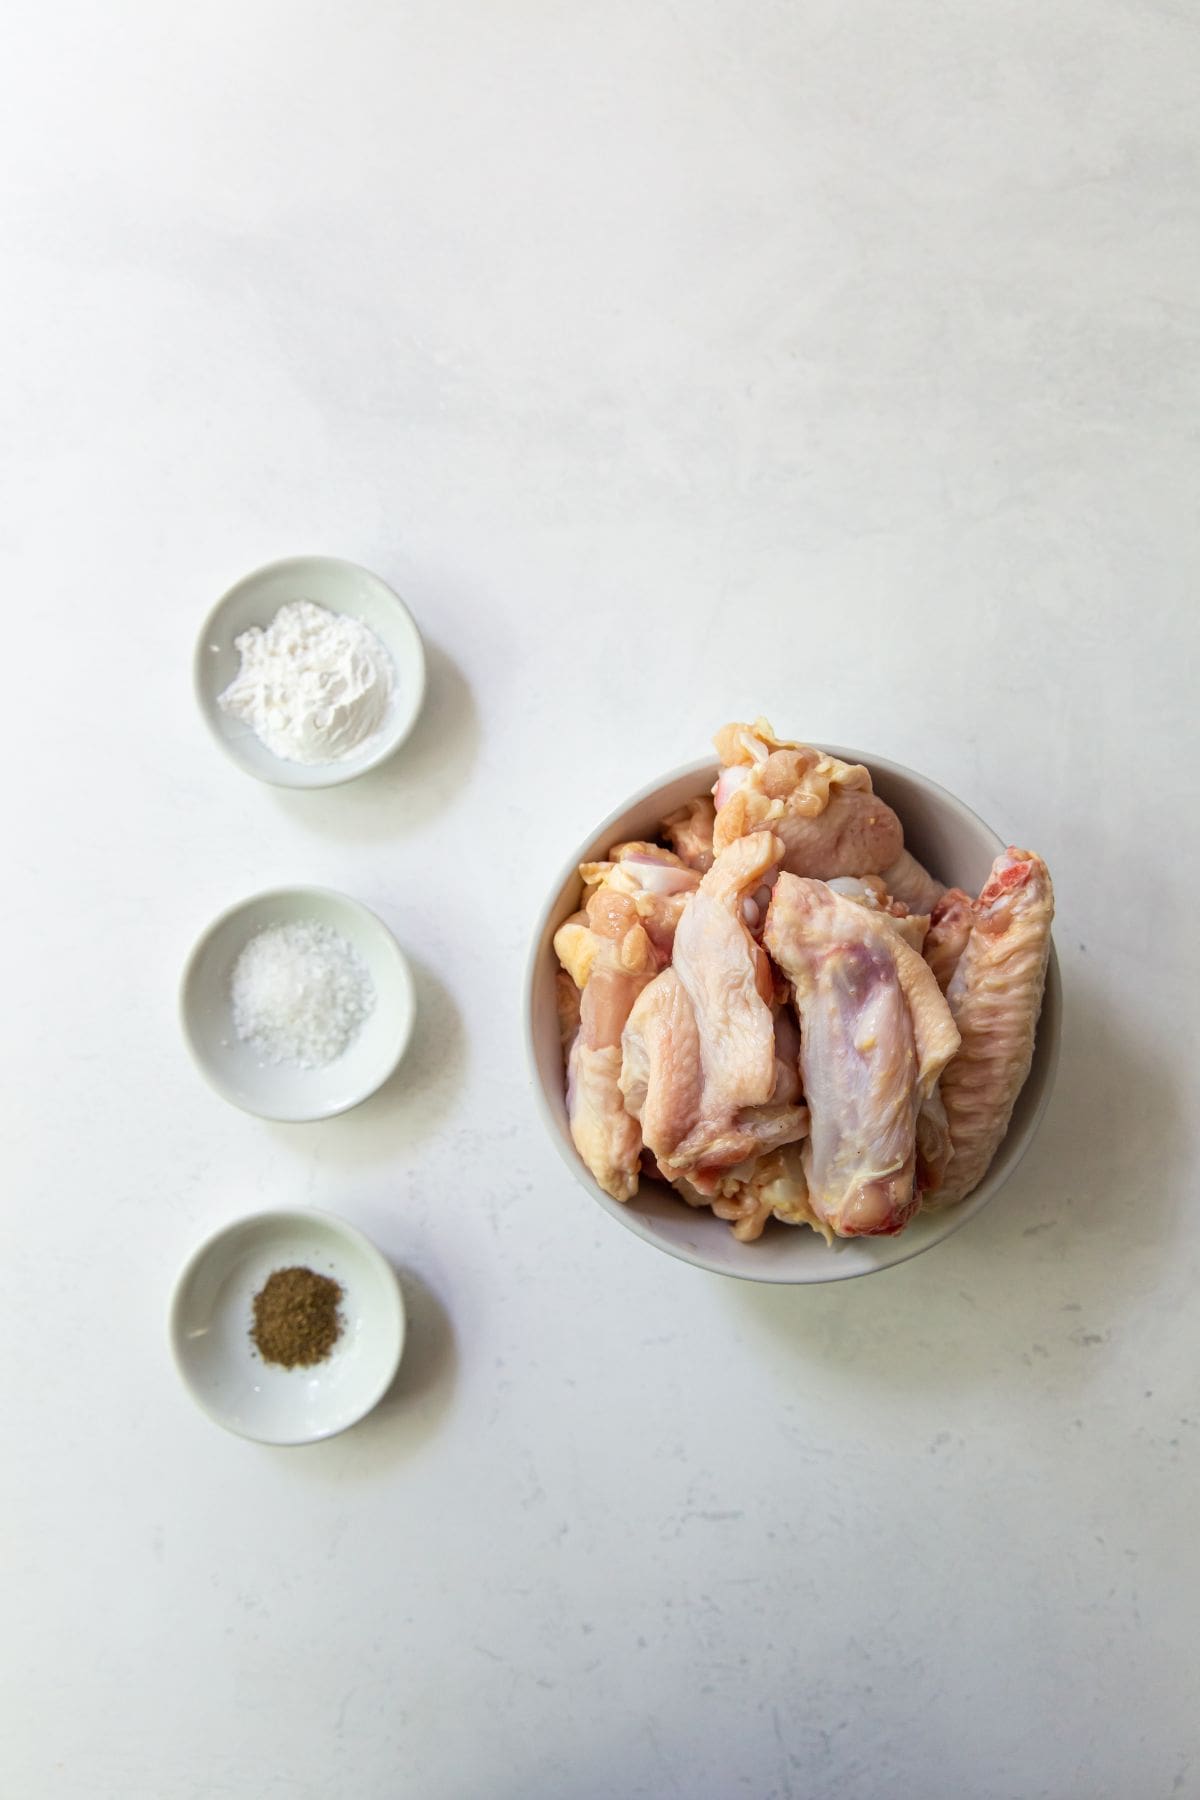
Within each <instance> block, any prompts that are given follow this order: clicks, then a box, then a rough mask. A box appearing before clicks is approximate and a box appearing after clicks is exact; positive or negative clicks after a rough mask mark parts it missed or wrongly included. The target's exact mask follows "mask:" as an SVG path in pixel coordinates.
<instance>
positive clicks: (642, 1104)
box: [621, 832, 808, 1192]
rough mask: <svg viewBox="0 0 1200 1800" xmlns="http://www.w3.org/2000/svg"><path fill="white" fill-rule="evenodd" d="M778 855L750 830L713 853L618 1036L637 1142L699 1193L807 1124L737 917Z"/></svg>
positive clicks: (767, 977)
mask: <svg viewBox="0 0 1200 1800" xmlns="http://www.w3.org/2000/svg"><path fill="white" fill-rule="evenodd" d="M780 852H781V846H780V844H779V842H778V840H777V839H775V838H773V837H772V836H771V834H770V833H768V832H759V833H757V834H755V835H753V836H750V837H747V838H742V839H739V840H738V841H737V842H736V843H734V844H733V845H731V846H730V847H729V848H728V849H727V850H726V851H725V852H724V853H723V854H722V855H721V856H719V857H718V858H717V860H716V862H715V863H714V864H713V866H712V868H711V869H710V870H709V872H708V874H707V875H705V876H704V878H703V880H702V881H701V883H700V887H699V890H698V891H697V893H696V894H695V896H694V897H693V899H692V900H691V902H690V903H689V905H688V906H687V908H686V909H685V911H684V913H683V916H682V917H681V919H680V921H679V927H678V929H677V931H676V934H675V944H674V955H673V962H672V966H671V968H670V969H667V970H664V972H663V973H662V974H661V975H659V976H658V977H657V978H656V979H655V980H654V981H653V982H651V983H650V984H649V986H647V988H646V989H645V990H644V992H643V993H642V994H641V995H640V996H639V998H638V1001H637V1004H636V1005H635V1007H634V1009H633V1011H632V1013H631V1015H630V1018H629V1023H628V1025H627V1027H626V1030H625V1034H624V1040H623V1068H622V1075H621V1086H622V1090H623V1092H624V1095H625V1102H626V1106H627V1107H628V1108H629V1110H630V1111H631V1112H632V1113H634V1114H635V1115H636V1116H638V1117H639V1118H640V1121H641V1125H642V1132H643V1137H644V1140H645V1144H646V1148H647V1149H648V1150H649V1151H650V1152H651V1153H652V1154H653V1156H654V1157H655V1159H656V1161H657V1163H658V1166H659V1168H660V1169H661V1170H662V1172H663V1174H664V1175H666V1176H667V1178H668V1179H670V1180H674V1179H676V1178H677V1177H679V1176H686V1177H687V1178H688V1180H689V1181H690V1182H691V1183H692V1184H693V1185H694V1186H695V1187H697V1188H698V1189H700V1190H701V1191H702V1192H711V1191H712V1190H713V1189H714V1187H715V1185H716V1182H717V1180H718V1179H719V1177H720V1173H721V1171H722V1170H723V1169H725V1168H728V1167H730V1166H732V1165H733V1164H735V1163H739V1162H743V1161H745V1160H746V1159H747V1158H748V1157H753V1156H755V1155H757V1154H759V1153H761V1152H762V1151H765V1150H768V1149H771V1148H774V1147H776V1146H778V1145H780V1144H783V1143H788V1142H791V1141H793V1140H794V1139H795V1138H797V1137H799V1136H800V1135H801V1134H802V1133H803V1131H804V1130H805V1129H806V1127H807V1121H808V1114H807V1111H806V1109H805V1108H804V1107H803V1106H801V1105H799V1104H798V1102H797V1098H796V1084H795V1082H794V1081H793V1080H791V1079H790V1078H789V1070H788V1066H787V1065H788V1060H789V1055H790V1047H789V1043H788V1039H787V1033H786V1026H785V1027H784V1028H783V1033H782V1036H781V1034H780V1032H779V1031H778V1030H777V1025H776V1010H775V1008H774V1005H773V1001H774V982H773V978H772V975H771V970H770V966H769V964H768V962H767V958H766V956H765V955H764V953H763V951H762V949H761V947H760V946H759V945H758V944H757V943H756V942H755V940H754V938H753V936H752V935H751V932H750V931H749V929H748V928H747V926H746V924H745V923H744V920H743V917H742V902H743V900H744V898H745V897H746V896H747V895H748V894H751V893H753V892H754V891H755V890H756V889H758V888H759V887H761V886H762V884H763V882H764V880H765V878H766V877H767V876H768V874H769V873H770V872H771V871H772V870H773V868H774V866H775V864H776V863H777V861H778V859H779V855H780ZM792 1047H794V1046H792ZM777 1095H787V1096H788V1097H787V1098H777Z"/></svg>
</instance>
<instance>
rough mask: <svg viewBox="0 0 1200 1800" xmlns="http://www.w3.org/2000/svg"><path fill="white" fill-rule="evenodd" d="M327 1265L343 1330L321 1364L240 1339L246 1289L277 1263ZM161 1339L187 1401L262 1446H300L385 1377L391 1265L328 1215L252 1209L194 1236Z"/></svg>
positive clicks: (249, 1296) (397, 1343)
mask: <svg viewBox="0 0 1200 1800" xmlns="http://www.w3.org/2000/svg"><path fill="white" fill-rule="evenodd" d="M297 1266H299V1267H301V1268H308V1269H312V1270H313V1271H314V1272H315V1273H316V1274H318V1275H329V1276H332V1277H333V1279H334V1280H335V1281H336V1282H337V1283H338V1285H339V1286H340V1287H341V1289H342V1301H341V1307H340V1312H341V1317H342V1334H341V1336H340V1338H339V1339H338V1341H337V1343H336V1344H335V1345H334V1347H333V1349H332V1350H331V1352H330V1354H329V1355H328V1357H327V1358H326V1359H325V1361H324V1362H320V1363H314V1364H313V1365H312V1366H311V1367H309V1368H295V1369H285V1368H282V1367H280V1366H279V1365H278V1364H276V1363H267V1362H264V1361H263V1359H262V1357H261V1356H260V1355H259V1353H258V1351H257V1350H256V1349H255V1347H254V1345H253V1343H252V1342H251V1339H250V1327H251V1324H252V1323H253V1317H254V1314H253V1299H254V1295H255V1294H256V1293H257V1292H258V1291H259V1289H260V1288H261V1287H262V1285H263V1283H264V1282H265V1281H266V1279H267V1277H268V1275H270V1274H272V1273H273V1272H274V1270H276V1269H289V1268H295V1267H297ZM170 1332H171V1348H172V1351H173V1353H174V1356H175V1364H176V1367H177V1368H178V1370H179V1373H180V1375H181V1376H182V1377H183V1380H184V1383H185V1384H186V1386H187V1388H188V1391H189V1392H190V1394H191V1396H192V1398H193V1399H194V1400H195V1402H196V1404H197V1405H198V1406H200V1407H202V1408H203V1410H204V1411H205V1412H206V1413H207V1414H208V1415H209V1417H210V1418H211V1419H215V1420H216V1422H217V1424H218V1425H223V1426H224V1427H225V1429H226V1430H227V1431H235V1432H237V1433H238V1435H239V1436H241V1437H247V1438H254V1439H256V1440H257V1442H259V1443H261V1444H311V1443H314V1442H316V1440H317V1439H319V1438H327V1437H333V1435H334V1434H335V1433H336V1432H339V1431H345V1430H346V1429H347V1428H348V1427H349V1426H351V1425H354V1424H355V1423H357V1421H358V1420H359V1419H361V1418H362V1417H363V1416H364V1415H365V1414H366V1413H369V1412H370V1410H371V1408H372V1407H373V1406H375V1405H376V1403H377V1402H378V1401H380V1400H381V1399H382V1398H383V1396H384V1394H385V1393H386V1392H387V1390H388V1388H389V1387H390V1386H391V1383H392V1380H393V1378H394V1376H395V1373H396V1370H397V1368H398V1366H399V1363H400V1354H401V1351H402V1350H403V1348H404V1302H403V1299H402V1298H401V1294H400V1283H399V1281H398V1280H397V1279H396V1274H395V1271H394V1270H393V1269H392V1267H391V1265H390V1264H389V1263H387V1262H386V1261H385V1260H384V1258H383V1257H382V1256H381V1255H380V1253H379V1251H378V1250H377V1249H376V1248H375V1246H374V1244H372V1243H371V1242H370V1240H369V1239H368V1238H365V1237H364V1236H363V1234H362V1232H361V1231H356V1230H355V1228H354V1226H353V1225H347V1224H346V1222H345V1220H343V1219H337V1218H335V1217H334V1216H333V1215H332V1213H324V1212H316V1211H311V1212H310V1211H308V1210H297V1211H281V1212H267V1213H258V1214H255V1215H254V1216H253V1217H251V1218H248V1219H239V1220H237V1221H236V1222H235V1223H234V1224H232V1225H227V1226H225V1228H224V1230H222V1231H218V1232H217V1234H216V1236H215V1237H211V1238H209V1240H208V1242H207V1243H205V1244H201V1246H200V1248H199V1249H198V1250H197V1251H196V1252H195V1254H194V1255H193V1256H192V1257H191V1259H190V1260H189V1262H188V1263H187V1265H186V1267H185V1268H184V1270H183V1273H182V1274H181V1275H180V1277H179V1280H178V1282H177V1283H176V1286H175V1294H174V1297H173V1299H172V1302H171V1321H170Z"/></svg>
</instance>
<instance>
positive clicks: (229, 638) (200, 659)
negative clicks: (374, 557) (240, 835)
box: [194, 556, 425, 788]
mask: <svg viewBox="0 0 1200 1800" xmlns="http://www.w3.org/2000/svg"><path fill="white" fill-rule="evenodd" d="M194 668H195V685H196V697H197V699H198V700H199V703H200V709H201V711H202V712H203V714H204V717H205V719H206V721H207V723H208V726H209V729H210V731H211V732H212V734H213V736H214V737H215V738H216V740H217V742H218V743H219V744H220V746H221V748H222V749H223V750H224V751H225V752H226V753H227V755H229V756H230V757H232V759H233V761H234V762H236V763H237V764H238V765H239V767H241V768H243V769H245V770H246V771H247V772H248V773H249V774H251V775H256V776H257V777H258V778H259V780H260V781H268V782H271V783H273V784H274V785H275V786H276V787H293V788H297V787H299V788H315V787H333V786H336V785H337V784H338V783H340V782H344V781H352V780H353V779H354V777H355V776H357V775H362V774H365V773H366V771H367V770H368V769H373V768H375V767H376V766H377V764H379V763H381V762H383V761H384V759H385V758H386V757H389V756H391V754H392V753H393V751H395V750H397V749H398V748H399V746H400V745H401V744H402V743H403V742H404V739H405V738H406V737H407V736H408V734H409V732H410V731H411V730H412V728H413V725H414V724H415V723H416V719H417V715H418V713H419V712H420V710H421V703H422V700H423V699H424V695H425V653H424V649H423V646H422V644H421V634H420V632H419V631H418V630H417V627H416V623H415V621H414V619H413V617H412V614H411V613H410V612H409V610H408V608H407V607H406V606H405V604H404V602H403V601H402V600H401V599H400V597H399V595H397V594H394V593H393V592H392V590H391V588H389V587H388V586H387V585H386V584H385V583H384V582H382V581H381V580H380V579H379V577H378V576H377V575H372V574H371V572H370V570H368V569H362V568H359V567H358V565H357V564H356V563H349V562H343V561H342V560H341V559H340V558H338V557H333V556H294V557H290V558H288V559H287V560H286V561H283V562H277V563H270V564H269V565H268V566H267V567H266V568H263V569H259V570H257V571H256V572H255V573H254V574H253V575H247V576H246V577H245V578H244V580H242V581H239V582H238V583H237V585H236V587H232V588H230V590H229V592H228V593H227V594H225V595H224V596H223V597H222V599H220V600H219V601H218V602H217V604H216V606H215V607H214V608H213V610H212V612H211V613H210V614H209V616H208V618H207V619H206V621H205V623H204V629H203V630H202V631H201V633H200V639H199V642H198V644H197V646H196V657H195V665H194Z"/></svg>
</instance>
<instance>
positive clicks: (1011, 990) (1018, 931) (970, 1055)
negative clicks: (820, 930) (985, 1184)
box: [934, 846, 1054, 1205]
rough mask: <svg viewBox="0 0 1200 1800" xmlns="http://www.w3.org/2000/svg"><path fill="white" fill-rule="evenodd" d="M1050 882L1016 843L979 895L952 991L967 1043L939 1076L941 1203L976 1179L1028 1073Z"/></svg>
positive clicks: (1042, 976)
mask: <svg viewBox="0 0 1200 1800" xmlns="http://www.w3.org/2000/svg"><path fill="white" fill-rule="evenodd" d="M1053 918H1054V889H1053V887H1052V885H1051V882H1050V875H1049V872H1048V870H1047V868H1046V865H1045V863H1044V862H1043V861H1042V859H1041V857H1040V856H1034V855H1031V853H1030V852H1029V851H1028V850H1017V849H1015V848H1013V847H1011V846H1010V848H1009V849H1008V850H1006V851H1005V852H1004V853H1003V855H1001V856H998V857H997V858H996V861H995V863H994V864H993V865H992V872H991V875H990V876H989V878H988V881H987V883H986V885H985V886H984V889H983V891H982V893H981V894H980V896H979V899H978V900H977V901H976V903H975V908H974V920H973V923H972V926H971V932H970V936H969V937H968V939H967V943H966V948H965V949H964V950H963V953H962V955H961V957H960V958H959V960H958V966H957V968H956V969H955V971H954V976H953V978H952V980H951V982H950V985H949V987H948V988H947V990H946V999H947V1002H948V1003H949V1007H950V1011H951V1012H952V1013H953V1015H954V1020H955V1023H956V1025H957V1026H958V1029H959V1032H960V1034H961V1036H962V1047H961V1049H960V1050H959V1051H958V1054H957V1055H956V1056H955V1057H954V1059H953V1061H952V1062H951V1063H950V1065H949V1067H948V1068H947V1070H946V1073H945V1074H944V1075H943V1077H942V1098H943V1100H944V1101H945V1105H946V1115H947V1118H948V1120H949V1126H950V1142H951V1144H952V1145H953V1149H954V1159H953V1161H952V1162H951V1164H950V1170H949V1174H948V1176H947V1178H946V1181H945V1182H944V1184H943V1186H942V1188H941V1190H940V1192H939V1193H938V1194H937V1195H936V1196H935V1197H934V1198H935V1202H936V1204H938V1205H950V1204H951V1203H952V1202H954V1201H956V1200H962V1199H963V1198H964V1197H965V1196H966V1195H967V1194H969V1193H970V1192H971V1190H972V1188H974V1187H977V1186H978V1184H979V1182H980V1181H981V1180H982V1179H983V1176H984V1175H985V1173H986V1172H987V1168H988V1165H989V1163H990V1162H991V1160H992V1158H993V1156H994V1155H995V1154H996V1151H997V1149H998V1148H999V1146H1000V1141H1001V1139H1002V1138H1003V1136H1004V1133H1005V1131H1006V1130H1007V1129H1008V1121H1009V1119H1010V1117H1011V1115H1012V1109H1013V1106H1014V1104H1015V1103H1016V1098H1017V1095H1018V1094H1019V1093H1020V1091H1021V1088H1022V1086H1023V1085H1024V1081H1025V1077H1026V1075H1028V1073H1029V1064H1030V1061H1031V1060H1032V1057H1033V1045H1034V1038H1035V1035H1036V1031H1037V1021H1038V1013H1039V1012H1040V1011H1041V1005H1042V991H1043V988H1044V986H1045V981H1046V965H1047V963H1048V961H1049V958H1050V925H1051V921H1052V920H1053Z"/></svg>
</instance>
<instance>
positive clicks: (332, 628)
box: [218, 600, 395, 763]
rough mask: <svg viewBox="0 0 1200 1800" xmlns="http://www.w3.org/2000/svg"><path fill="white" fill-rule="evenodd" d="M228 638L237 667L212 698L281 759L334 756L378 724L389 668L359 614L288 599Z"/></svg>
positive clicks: (391, 676) (386, 699) (390, 679)
mask: <svg viewBox="0 0 1200 1800" xmlns="http://www.w3.org/2000/svg"><path fill="white" fill-rule="evenodd" d="M234 644H235V646H236V648H237V650H238V653H239V654H240V656H241V659H242V664H241V668H240V669H239V670H238V672H237V675H236V676H235V677H234V679H233V680H232V681H231V682H230V684H229V686H228V687H227V688H226V689H225V692H224V693H223V694H221V695H220V697H219V699H218V705H219V706H220V707H221V708H222V709H223V710H224V711H225V712H227V713H232V715H233V717H234V718H235V719H241V720H243V721H244V723H245V724H247V725H249V727H250V729H251V730H252V731H253V732H254V734H255V736H256V737H257V738H259V739H260V740H261V741H262V742H263V743H264V744H265V745H266V747H267V749H268V750H271V751H273V752H274V754H275V755H276V756H279V757H282V758H283V760H284V761H285V762H297V763H329V762H340V761H341V760H342V758H343V757H345V756H349V755H350V754H351V752H352V751H354V750H357V749H358V747H359V745H360V744H362V743H365V741H366V739H367V738H369V737H371V736H373V735H374V733H375V732H377V731H378V730H379V728H380V726H381V725H382V724H383V722H384V719H385V717H386V715H387V710H388V705H389V703H390V701H391V697H392V687H393V684H394V681H395V671H394V669H393V667H392V659H391V657H390V656H389V655H388V653H387V651H386V650H385V649H384V647H383V645H382V644H381V643H380V641H379V639H378V638H377V637H376V635H375V633H374V632H373V631H372V630H370V628H369V627H368V626H366V625H364V624H363V622H362V620H361V619H351V618H349V617H347V615H346V614H345V613H335V612H329V611H328V609H327V608H326V607H324V606H318V605H317V604H316V602H315V601H312V600H292V601H289V602H288V604H287V605H286V606H281V607H280V609H279V611H278V612H277V613H276V614H275V617H274V618H273V619H272V620H271V623H270V624H269V625H268V626H267V628H266V630H265V631H264V630H262V628H261V627H260V626H258V625H255V626H252V627H251V629H250V630H249V631H243V632H242V634H241V636H240V637H237V638H235V639H234Z"/></svg>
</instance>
